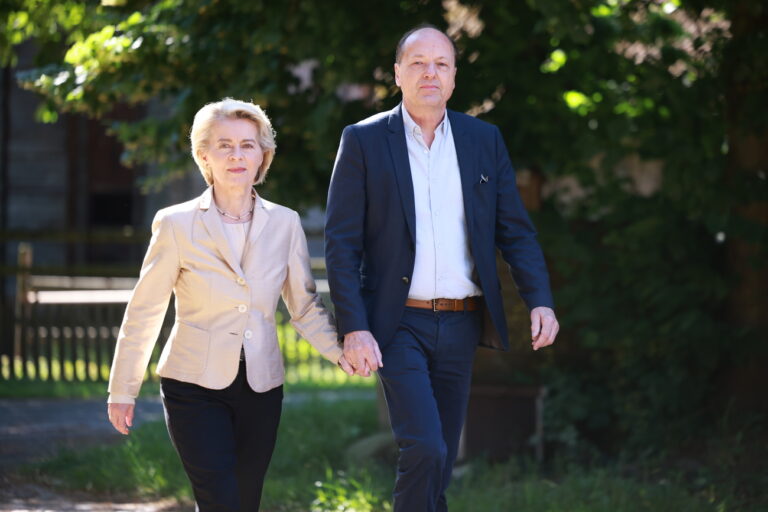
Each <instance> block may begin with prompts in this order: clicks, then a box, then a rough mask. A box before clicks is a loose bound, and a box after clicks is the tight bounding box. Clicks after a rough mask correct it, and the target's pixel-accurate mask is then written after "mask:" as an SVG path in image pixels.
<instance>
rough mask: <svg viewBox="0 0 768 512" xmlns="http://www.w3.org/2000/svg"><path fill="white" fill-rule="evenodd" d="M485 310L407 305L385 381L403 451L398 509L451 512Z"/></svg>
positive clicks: (387, 356) (386, 358)
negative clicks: (449, 495)
mask: <svg viewBox="0 0 768 512" xmlns="http://www.w3.org/2000/svg"><path fill="white" fill-rule="evenodd" d="M481 329H482V312H481V311H460V312H452V311H437V312H434V311H431V310H429V309H418V308H410V307H407V308H405V312H404V313H403V316H402V319H401V321H400V324H399V326H398V329H397V331H396V333H395V336H394V338H393V339H392V341H391V342H390V343H388V344H387V345H386V346H385V347H384V349H383V351H382V356H383V362H384V366H383V368H381V369H380V370H379V376H380V378H381V382H382V384H383V387H384V393H385V396H386V399H387V405H388V407H389V417H390V421H391V423H392V431H393V433H394V436H395V441H396V442H397V445H398V447H399V449H400V458H399V461H398V468H397V480H396V482H395V489H394V512H445V511H447V510H448V506H447V504H446V499H445V490H446V488H447V487H448V483H449V481H450V477H451V471H452V469H453V463H454V462H455V460H456V454H457V451H458V446H459V437H460V435H461V429H462V426H463V424H464V418H465V416H466V410H467V402H468V400H469V387H470V380H471V375H472V362H473V359H474V353H475V348H476V347H477V343H478V341H479V339H480V335H481Z"/></svg>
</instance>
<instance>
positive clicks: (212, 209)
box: [200, 187, 253, 277]
mask: <svg viewBox="0 0 768 512" xmlns="http://www.w3.org/2000/svg"><path fill="white" fill-rule="evenodd" d="M200 209H201V210H205V211H204V212H203V215H202V219H203V224H204V225H205V229H207V230H208V235H209V236H210V237H211V240H213V243H214V244H216V248H217V249H218V251H219V253H220V254H221V256H222V258H224V261H226V262H227V264H228V265H229V266H230V267H232V270H234V271H235V272H237V275H239V276H240V277H245V276H244V275H243V269H242V268H240V264H239V263H238V260H237V258H235V257H234V255H233V254H232V249H231V248H230V246H229V240H228V239H227V235H226V234H225V233H224V226H223V225H222V223H221V218H220V217H219V213H218V212H217V211H216V205H214V204H213V188H211V187H208V189H207V190H206V191H205V192H203V195H202V196H201V197H200ZM251 231H253V226H251Z"/></svg>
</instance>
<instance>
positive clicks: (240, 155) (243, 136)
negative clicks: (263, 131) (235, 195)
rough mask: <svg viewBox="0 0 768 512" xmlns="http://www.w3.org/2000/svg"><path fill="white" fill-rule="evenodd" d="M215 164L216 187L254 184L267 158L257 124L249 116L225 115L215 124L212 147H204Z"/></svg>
mask: <svg viewBox="0 0 768 512" xmlns="http://www.w3.org/2000/svg"><path fill="white" fill-rule="evenodd" d="M201 154H202V157H203V160H205V161H206V162H207V163H208V165H210V166H211V174H212V175H213V185H214V187H216V186H218V187H219V188H222V187H231V186H237V185H240V186H243V187H246V186H251V185H253V182H254V180H255V179H256V173H257V172H258V171H259V167H261V163H262V162H263V161H264V152H263V151H262V150H261V146H259V142H258V133H257V130H256V125H255V124H254V123H253V122H251V121H248V120H246V119H223V120H221V121H216V122H215V123H214V124H213V126H212V127H211V134H210V136H209V139H208V149H206V150H201Z"/></svg>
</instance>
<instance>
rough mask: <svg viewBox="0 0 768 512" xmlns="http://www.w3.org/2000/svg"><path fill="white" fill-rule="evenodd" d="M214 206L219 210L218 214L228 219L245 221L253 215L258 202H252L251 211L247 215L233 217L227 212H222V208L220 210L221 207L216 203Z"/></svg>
mask: <svg viewBox="0 0 768 512" xmlns="http://www.w3.org/2000/svg"><path fill="white" fill-rule="evenodd" d="M254 199H255V197H254ZM214 206H216V210H218V212H219V213H220V214H222V215H223V216H224V217H226V218H228V219H232V220H245V219H246V217H249V216H250V215H252V214H253V209H254V208H255V207H256V201H255V200H254V201H252V202H251V209H250V210H248V211H247V212H245V213H241V214H240V215H231V214H229V213H227V212H225V211H224V210H222V209H221V208H219V205H217V204H216V203H214Z"/></svg>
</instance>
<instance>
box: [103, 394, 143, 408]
mask: <svg viewBox="0 0 768 512" xmlns="http://www.w3.org/2000/svg"><path fill="white" fill-rule="evenodd" d="M107 403H108V404H130V405H133V404H135V403H136V398H134V397H132V396H131V395H118V394H115V393H110V394H109V397H108V398H107Z"/></svg>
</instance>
